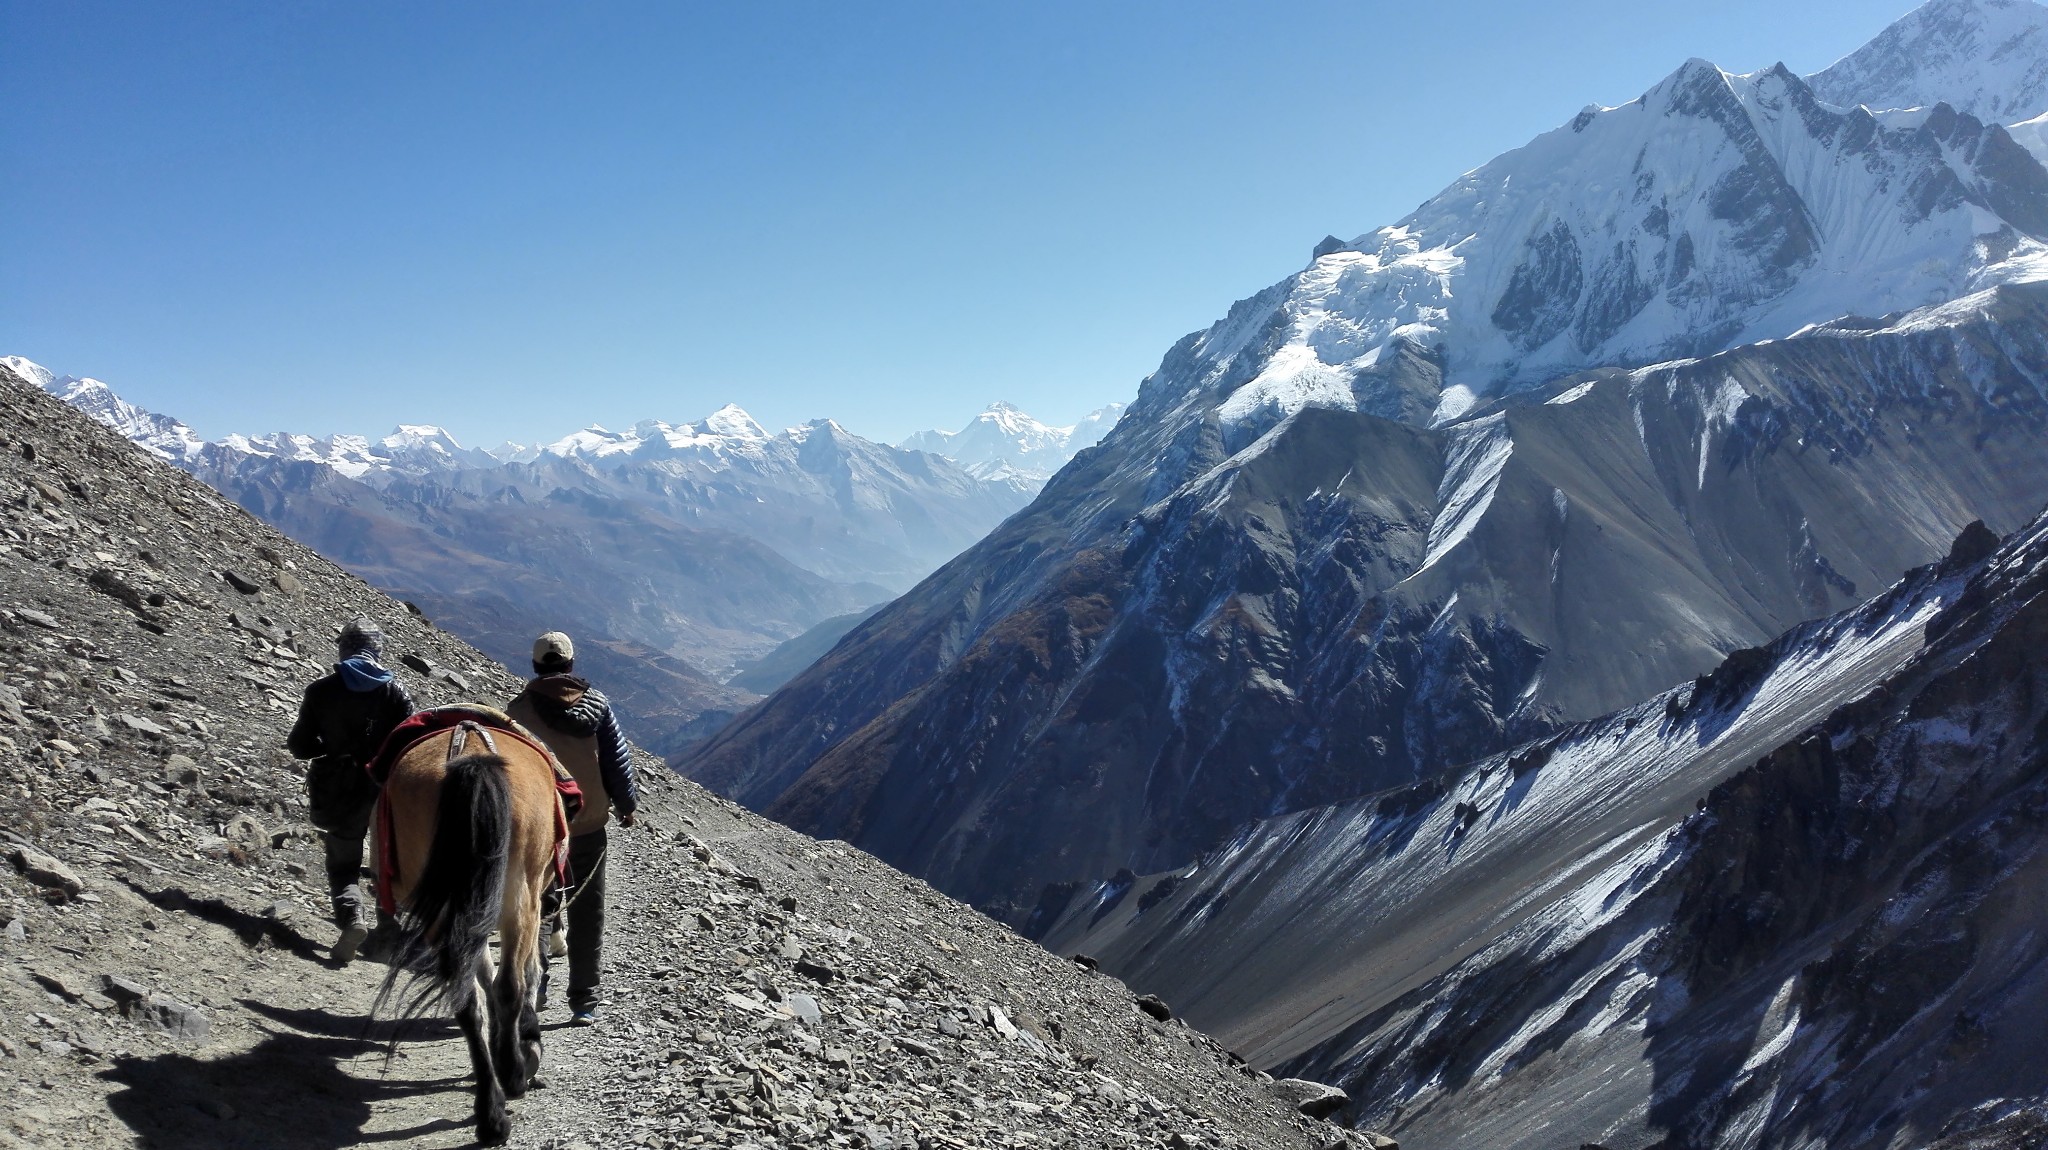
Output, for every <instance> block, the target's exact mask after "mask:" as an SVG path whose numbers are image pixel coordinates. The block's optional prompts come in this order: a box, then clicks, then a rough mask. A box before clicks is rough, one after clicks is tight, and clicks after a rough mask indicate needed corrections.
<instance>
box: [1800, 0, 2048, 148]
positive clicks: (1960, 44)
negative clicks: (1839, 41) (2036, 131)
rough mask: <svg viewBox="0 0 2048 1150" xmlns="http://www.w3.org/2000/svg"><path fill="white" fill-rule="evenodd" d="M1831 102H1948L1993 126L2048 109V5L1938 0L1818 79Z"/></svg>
mask: <svg viewBox="0 0 2048 1150" xmlns="http://www.w3.org/2000/svg"><path fill="white" fill-rule="evenodd" d="M1811 82H1812V84H1813V91H1814V94H1815V95H1817V96H1819V97H1820V98H1821V99H1822V100H1825V101H1827V102H1828V103H1830V104H1835V105H1838V106H1840V107H1845V108H1853V107H1855V106H1857V105H1859V104H1861V105H1864V106H1867V107H1869V108H1872V109H1885V108H1926V107H1932V106H1933V105H1935V104H1940V103H1945V104H1948V105H1949V106H1951V107H1953V108H1955V109H1956V110H1957V111H1960V112H1967V113H1968V114H1970V115H1972V116H1975V117H1977V118H1978V119H1979V120H1982V121H1985V122H1987V123H1997V124H2013V123H2018V122H2019V121H2021V120H2026V119H2031V118H2032V117H2034V116H2038V115H2040V114H2041V113H2042V112H2048V7H2043V6H2042V5H2040V4H2035V3H2031V2H2029V0H1931V2H1930V3H1927V4H1924V5H1922V6H1920V7H1919V8H1916V9H1914V10H1913V11H1912V12H1909V13H1907V14H1906V15H1905V16H1904V17H1903V18H1901V19H1900V20H1899V21H1898V22H1896V23H1894V24H1893V25H1892V26H1891V27H1889V28H1886V29H1885V30H1884V31H1883V32H1881V33H1879V34H1878V36H1877V37H1876V38H1875V39H1873V40H1871V41H1870V43H1868V44H1865V45H1864V46H1863V47H1861V48H1858V49H1857V50H1856V51H1854V52H1851V53H1850V54H1849V55H1847V56H1844V57H1843V58H1842V59H1840V60H1837V61H1836V62H1835V63H1834V64H1832V65H1830V66H1829V67H1827V68H1826V69H1825V70H1823V71H1820V72H1817V73H1815V74H1814V75H1813V76H1812V77H1811Z"/></svg>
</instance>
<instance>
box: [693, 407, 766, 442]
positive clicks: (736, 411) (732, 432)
mask: <svg viewBox="0 0 2048 1150" xmlns="http://www.w3.org/2000/svg"><path fill="white" fill-rule="evenodd" d="M695 426H696V428H697V429H698V430H699V431H700V433H702V434H706V435H723V436H726V437H728V438H733V439H767V438H769V435H768V429H767V428H764V427H762V426H761V424H760V423H759V422H758V421H757V420H755V419H754V417H753V416H751V415H748V414H747V412H746V409H745V408H742V407H741V406H740V405H739V404H737V403H728V404H726V405H725V406H724V407H721V408H719V409H718V410H717V411H714V412H712V413H711V414H710V415H707V416H705V417H704V418H703V419H700V420H698V421H697V423H696V425H695Z"/></svg>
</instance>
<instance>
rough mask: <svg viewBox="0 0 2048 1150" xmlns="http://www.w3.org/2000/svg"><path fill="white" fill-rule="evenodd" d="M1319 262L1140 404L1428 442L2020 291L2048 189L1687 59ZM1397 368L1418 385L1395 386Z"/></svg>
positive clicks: (1961, 142)
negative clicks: (1839, 323)
mask: <svg viewBox="0 0 2048 1150" xmlns="http://www.w3.org/2000/svg"><path fill="white" fill-rule="evenodd" d="M2044 47H2048V45H2044ZM1317 251H1318V253H1319V254H1318V255H1317V258H1316V259H1315V262H1314V263H1313V264H1312V265H1310V267H1309V268H1308V269H1307V270H1305V271H1303V272H1302V273H1300V274H1299V275H1296V276H1294V277H1293V278H1292V279H1290V280H1288V281H1286V282H1284V283H1282V284H1280V285H1277V286H1276V287H1274V288H1272V289H1269V290H1268V291H1267V292H1266V293H1263V294H1261V295H1259V296H1256V297H1253V298H1252V299H1250V300H1247V301H1245V302H1244V303H1243V304H1240V305H1239V307H1238V308H1237V309H1236V310H1234V311H1233V313H1232V314H1231V316H1230V317H1229V318H1228V319H1226V320H1225V321H1224V322H1222V323H1220V324H1218V325H1216V326H1215V327H1213V328H1211V329H1209V330H1208V331H1207V332H1204V333H1202V334H1201V335H1200V336H1199V337H1197V338H1196V340H1195V342H1194V344H1193V345H1192V346H1191V347H1190V348H1189V349H1188V354H1189V355H1190V356H1191V357H1193V358H1194V359H1195V360H1196V361H1198V362H1199V363H1201V364H1202V365H1203V367H1202V370H1201V371H1200V372H1199V373H1198V374H1196V375H1195V376H1194V378H1192V379H1189V380H1187V381H1186V383H1185V384H1184V383H1182V379H1183V373H1179V372H1174V373H1166V374H1165V375H1164V376H1163V377H1162V376H1155V377H1154V380H1153V382H1152V384H1151V386H1158V385H1159V384H1160V383H1161V382H1165V380H1166V379H1167V378H1170V379H1172V380H1173V382H1174V383H1175V385H1176V386H1189V385H1192V386H1189V390H1188V391H1187V393H1186V394H1187V396H1188V398H1189V400H1190V402H1191V403H1194V404H1199V405H1203V406H1206V405H1207V404H1208V402H1209V399H1208V396H1209V394H1210V393H1211V392H1212V391H1213V390H1214V389H1215V388H1217V387H1218V386H1219V385H1221V384H1222V383H1223V382H1224V381H1225V380H1226V379H1228V381H1229V391H1228V394H1227V395H1226V397H1225V399H1224V402H1223V403H1222V405H1221V407H1220V408H1219V413H1220V415H1221V416H1222V418H1223V419H1224V421H1225V422H1227V423H1231V424H1242V425H1247V426H1249V427H1251V428H1252V429H1253V431H1254V433H1255V432H1256V430H1258V429H1262V428H1264V427H1266V426H1270V425H1271V423H1272V421H1273V420H1275V419H1278V418H1281V417H1283V416H1285V415H1287V414H1289V413H1291V412H1293V411H1297V410H1300V409H1301V408H1303V407H1308V406H1314V407H1338V408H1347V409H1356V410H1363V411H1371V412H1374V413H1376V414H1381V415H1386V416H1389V417H1391V418H1399V419H1405V420H1411V421H1428V420H1434V421H1438V422H1441V421H1443V420H1445V419H1449V418H1454V417H1456V416H1458V415H1460V414H1462V413H1464V412H1465V411H1468V410H1470V409H1471V408H1472V407H1473V406H1474V405H1475V404H1477V403H1479V402H1481V401H1483V400H1484V399H1485V398H1487V397H1489V396H1493V395H1498V394H1501V393H1503V392H1505V391H1508V390H1512V389H1514V388H1516V387H1520V386H1528V385H1531V384H1535V383H1540V382H1542V381H1544V380H1547V379H1551V378H1555V377H1556V376H1557V375H1559V374H1562V373H1563V372H1566V371H1572V370H1578V369H1582V368H1587V367H1596V366H1602V365H1607V364H1629V363H1649V362H1656V361H1658V360H1664V359H1672V358H1678V357H1684V356H1696V355H1704V354H1709V353H1711V352H1714V351H1717V350H1720V349H1722V348H1725V347H1730V346H1735V345H1737V344H1742V343H1751V342H1755V341H1757V340H1760V339H1771V338H1781V337H1783V336H1786V335H1790V334H1791V333H1792V332H1794V331H1797V330H1798V329H1800V328H1802V327H1805V326H1807V325H1809V324H1814V323H1822V322H1826V321H1828V320H1831V319H1835V318H1837V317H1840V316H1844V315H1872V316H1875V315H1884V314H1887V313H1891V312H1896V311H1903V310H1906V309H1910V308H1915V307H1921V306H1924V305H1927V304H1930V303H1936V302H1939V301H1941V300H1945V299H1953V298H1955V297H1957V296H1960V295H1965V294H1968V293H1970V292H1972V291H1978V290H1982V289H1983V288H1985V287H1988V286H1991V285H1994V284H1997V283H2005V282H2013V281H2017V280H2023V279H2030V278H2036V277H2038V276H2040V275H2042V274H2044V273H2048V172H2044V171H2043V169H2042V167H2041V165H2040V164H2039V163H2038V162H2036V161H2035V160H2034V159H2033V158H2032V156H2031V155H2030V154H2029V153H2028V152H2027V151H2026V150H2025V149H2024V148H2022V147H2020V146H2018V145H2016V144H2015V143H2014V142H2013V140H2012V139H2011V137H2010V136H2009V135H2008V134H2007V133H2006V132H2005V130H2004V129H2003V128H2002V127H1999V126H1998V125H1996V124H1985V123H1983V122H1981V121H1979V120H1977V119H1975V118H1973V117H1971V116H1969V115H1968V114H1966V113H1959V112H1956V111H1954V110H1953V109H1949V108H1944V107H1939V106H1937V107H1936V108H1933V109H1928V110H1910V111H1897V112H1881V113H1877V114H1872V113H1870V112H1867V111H1863V110H1861V109H1853V110H1843V109H1840V108H1836V107H1833V106H1830V105H1828V104H1825V103H1822V102H1821V101H1820V100H1819V99H1817V98H1816V97H1815V95H1814V94H1813V92H1812V90H1811V89H1809V88H1808V86H1807V84H1806V82H1805V81H1803V80H1801V79H1800V78H1799V77H1797V76H1794V75H1792V74H1791V73H1790V72H1788V71H1786V70H1785V69H1784V68H1783V67H1782V66H1780V67H1777V68H1771V69H1766V70H1764V71H1761V72H1755V73H1751V74H1748V75H1733V74H1730V73H1726V72H1723V71H1721V70H1720V69H1719V68H1716V67H1715V66H1713V65H1712V64H1709V63H1707V62H1705V61H1703V60H1692V61H1688V62H1687V63H1686V64H1685V65H1684V66H1683V67H1681V68H1679V69H1678V70H1677V71H1676V72H1674V73H1672V74H1671V76H1669V77H1668V78H1666V79H1665V80H1664V81H1663V82H1662V83H1660V84H1658V85H1657V86H1656V87H1654V88H1652V89H1650V90H1649V91H1648V92H1646V93H1644V94H1643V96H1642V97H1641V98H1639V99H1636V100H1633V101H1630V102H1629V103H1627V104H1624V105H1622V106H1620V107H1615V108H1597V107H1596V108H1588V109H1587V110H1586V111H1584V112H1581V113H1580V114H1579V115H1578V116H1577V117H1576V118H1574V119H1573V120H1572V121H1571V122H1570V123H1568V124H1566V125H1564V126H1562V127H1560V128H1558V129H1556V130H1555V131H1552V132H1549V133H1546V134H1544V135H1542V136H1539V137H1537V138H1536V139H1535V140H1534V141H1532V142H1531V143H1529V144H1528V145H1526V146H1524V147H1522V148H1518V149H1516V150H1515V151H1512V152H1509V153H1507V154H1506V155H1503V156H1501V157H1500V158H1498V159H1496V160H1494V161H1492V162H1490V163H1488V164H1485V165H1483V166H1482V167H1480V168H1477V169H1475V170H1474V171H1472V172H1469V173H1467V174H1466V175H1465V176H1463V177H1461V178H1460V179H1459V180H1458V181H1457V182H1456V183H1454V184H1452V185H1451V186H1450V187H1449V188H1447V189H1445V190H1444V191H1443V192H1442V193H1440V194H1439V195H1438V196H1436V197H1435V198H1434V199H1432V200H1430V201H1429V202H1428V203H1426V204H1424V205H1423V206H1422V207H1421V208H1419V209H1417V210H1416V211H1415V212H1414V213H1413V214H1412V215H1410V216H1409V217H1407V218H1406V219H1404V220H1402V221H1400V222H1399V223H1397V224H1394V225H1393V226H1391V227H1386V228H1381V229H1379V230H1378V231H1375V232H1370V233H1367V234H1366V235H1363V236H1360V237H1358V238H1357V239H1355V240H1353V241H1351V242H1350V243H1348V244H1338V243H1332V242H1328V241H1326V242H1325V243H1324V244H1323V245H1321V246H1320V247H1318V249H1317ZM1402 348H1409V349H1415V350H1416V351H1417V352H1420V353H1422V354H1425V355H1426V356H1427V358H1429V359H1430V360H1431V361H1432V362H1433V363H1435V364H1436V365H1437V371H1436V372H1435V373H1433V378H1430V379H1427V380H1424V379H1420V378H1417V377H1414V376H1410V375H1403V374H1401V373H1400V372H1398V371H1397V370H1395V368H1394V365H1395V364H1397V363H1399V362H1400V360H1401V357H1400V355H1399V354H1397V353H1398V352H1399V350H1400V349H1402ZM1254 365H1255V366H1256V370H1252V371H1249V372H1247V371H1246V370H1245V369H1247V368H1250V367H1253V366H1254ZM1239 374H1243V375H1245V376H1246V377H1245V378H1243V379H1238V378H1236V376H1237V375H1239Z"/></svg>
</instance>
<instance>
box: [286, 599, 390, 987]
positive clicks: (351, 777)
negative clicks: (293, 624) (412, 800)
mask: <svg viewBox="0 0 2048 1150" xmlns="http://www.w3.org/2000/svg"><path fill="white" fill-rule="evenodd" d="M383 653H384V633H383V632H382V631H381V630H379V629H378V627H377V625H376V624H375V623H373V622H371V621H370V620H368V619H366V618H362V617H357V618H355V619H353V620H351V621H349V623H348V624H347V625H346V626H344V627H343V628H342V629H341V637H340V661H339V662H337V663H336V664H335V665H334V670H333V671H332V672H331V673H329V674H327V675H324V676H322V677H320V678H318V679H315V680H313V682H312V683H310V684H308V685H307V687H306V695H305V698H304V699H303V700H302V701H301V702H300V703H299V718H298V721H297V722H295V723H293V724H292V731H291V734H290V735H288V736H286V738H285V747H286V749H288V750H289V751H291V754H292V757H293V758H297V759H310V760H312V761H311V762H310V763H308V764H307V766H306V805H307V808H308V814H309V816H310V817H311V820H312V823H313V829H314V830H315V831H317V832H319V835H320V846H321V850H322V851H323V852H324V853H325V855H326V856H327V857H326V862H327V891H328V894H329V895H330V896H331V897H332V898H333V900H334V925H335V926H337V927H339V928H340V930H341V934H340V936H339V937H337V938H336V939H335V942H334V950H333V955H334V960H335V961H336V962H341V963H347V962H350V961H352V960H353V959H354V958H355V956H356V951H357V950H358V949H359V948H360V947H361V946H362V945H363V940H364V939H365V938H367V937H369V934H370V921H369V920H370V917H371V916H372V915H374V913H375V911H365V910H364V908H363V885H362V882H363V880H362V875H363V838H364V836H366V835H368V834H369V831H370V812H371V811H372V810H373V809H374V808H375V807H376V804H377V785H376V784H375V783H374V782H372V781H371V780H370V776H369V774H368V773H367V772H366V771H364V769H363V766H364V764H366V763H368V762H369V761H370V758H371V756H373V755H375V754H376V753H377V748H378V747H380V746H382V745H383V743H384V737H385V736H386V735H389V734H390V733H391V729H392V728H393V727H396V726H397V725H398V724H400V723H402V722H404V721H405V719H406V716H408V715H410V714H412V712H413V705H412V696H411V695H408V694H407V693H406V690H405V685H404V684H402V683H400V682H399V681H398V677H397V676H396V675H393V674H392V673H391V672H390V671H387V670H385V669H384V667H383V666H382V665H381V664H379V663H378V662H377V659H378V657H379V656H381V655H382V654H383Z"/></svg>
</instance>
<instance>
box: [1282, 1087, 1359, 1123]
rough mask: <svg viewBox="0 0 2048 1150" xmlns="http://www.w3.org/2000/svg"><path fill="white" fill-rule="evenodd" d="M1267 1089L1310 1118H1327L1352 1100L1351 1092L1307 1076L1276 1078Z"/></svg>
mask: <svg viewBox="0 0 2048 1150" xmlns="http://www.w3.org/2000/svg"><path fill="white" fill-rule="evenodd" d="M1266 1089H1267V1090H1270V1091H1272V1092H1273V1097H1275V1098H1278V1099H1279V1100H1280V1101H1282V1102H1285V1103H1286V1104H1288V1105H1289V1106H1292V1107H1294V1108H1295V1109H1296V1110H1299V1111H1301V1112H1302V1113H1303V1114H1306V1115H1307V1116H1309V1117H1310V1118H1327V1117H1329V1116H1330V1115H1332V1114H1335V1113H1336V1112H1337V1111H1339V1110H1342V1109H1343V1108H1344V1105H1345V1103H1348V1102H1350V1101H1351V1096H1350V1095H1349V1094H1346V1093H1344V1092H1343V1091H1342V1090H1339V1089H1337V1088H1336V1087H1335V1086H1329V1085H1325V1084H1324V1083H1321V1082H1310V1081H1309V1080H1308V1079H1306V1078H1280V1079H1276V1080H1274V1081H1273V1082H1270V1083H1268V1084H1267V1086H1266Z"/></svg>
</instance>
